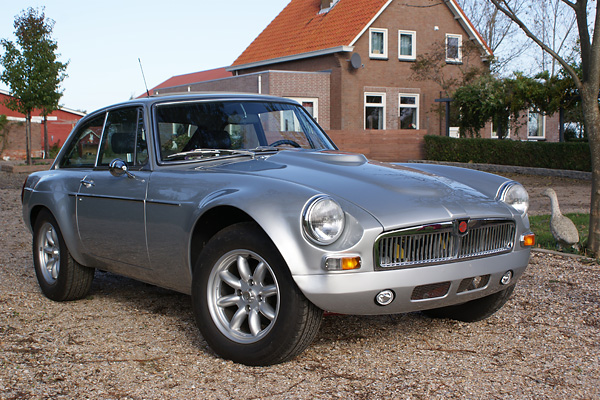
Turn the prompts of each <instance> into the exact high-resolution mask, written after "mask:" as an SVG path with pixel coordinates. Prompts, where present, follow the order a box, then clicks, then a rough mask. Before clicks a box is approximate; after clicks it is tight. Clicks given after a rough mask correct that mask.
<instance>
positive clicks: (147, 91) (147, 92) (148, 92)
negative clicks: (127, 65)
mask: <svg viewBox="0 0 600 400" xmlns="http://www.w3.org/2000/svg"><path fill="white" fill-rule="evenodd" d="M138 62H139V63H140V70H141V71H142V78H143V79H144V86H145V87H146V95H147V96H148V97H150V91H149V90H148V84H147V83H146V77H145V76H144V68H142V60H140V58H139V57H138Z"/></svg>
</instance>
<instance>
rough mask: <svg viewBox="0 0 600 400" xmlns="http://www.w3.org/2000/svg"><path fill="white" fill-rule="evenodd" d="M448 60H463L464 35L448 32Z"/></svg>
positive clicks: (454, 61) (455, 61)
mask: <svg viewBox="0 0 600 400" xmlns="http://www.w3.org/2000/svg"><path fill="white" fill-rule="evenodd" d="M446 62H448V63H461V62H462V35H452V34H446Z"/></svg>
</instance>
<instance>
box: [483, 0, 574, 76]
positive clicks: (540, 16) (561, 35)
mask: <svg viewBox="0 0 600 400" xmlns="http://www.w3.org/2000/svg"><path fill="white" fill-rule="evenodd" d="M494 8H495V7H494ZM531 10H532V16H531V22H532V27H533V28H534V31H533V32H534V33H535V35H536V36H537V37H539V38H540V39H541V40H542V41H543V42H544V43H546V44H547V45H548V47H549V48H550V49H552V50H553V51H554V52H555V53H556V54H558V55H560V56H561V57H562V58H563V59H565V60H566V59H568V58H570V57H571V56H572V52H573V46H574V45H575V38H576V36H577V33H576V31H575V30H574V29H573V28H574V27H575V24H576V15H575V14H574V13H573V12H571V9H570V7H569V6H568V5H567V4H565V3H564V2H563V1H562V0H545V1H536V2H535V4H534V5H533V7H531ZM517 13H518V12H517ZM536 59H537V63H538V68H539V70H540V71H548V72H550V76H555V75H556V74H557V73H558V71H559V64H558V61H557V60H556V58H554V57H552V56H551V55H550V54H549V53H548V52H546V51H545V50H543V49H540V51H539V55H538V56H537V57H536Z"/></svg>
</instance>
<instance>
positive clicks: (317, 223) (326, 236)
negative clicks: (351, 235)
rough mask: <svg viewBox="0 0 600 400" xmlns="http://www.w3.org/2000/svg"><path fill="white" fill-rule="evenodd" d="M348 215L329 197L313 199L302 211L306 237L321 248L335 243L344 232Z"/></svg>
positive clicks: (322, 196) (321, 196)
mask: <svg viewBox="0 0 600 400" xmlns="http://www.w3.org/2000/svg"><path fill="white" fill-rule="evenodd" d="M345 225H346V215H345V213H344V210H343V209H342V206H340V205H339V203H338V202H337V201H335V200H334V199H332V198H331V197H330V196H327V195H319V196H315V197H313V198H311V199H310V200H309V201H308V202H307V203H306V205H305V206H304V210H303V211H302V230H303V232H304V236H305V237H307V238H308V239H309V240H310V241H311V242H313V243H315V244H318V245H320V246H326V245H329V244H332V243H334V242H335V241H336V240H338V239H339V238H340V236H341V235H342V233H343V232H344V227H345Z"/></svg>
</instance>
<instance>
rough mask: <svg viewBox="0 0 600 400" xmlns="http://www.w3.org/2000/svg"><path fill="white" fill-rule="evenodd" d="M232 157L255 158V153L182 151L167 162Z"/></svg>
mask: <svg viewBox="0 0 600 400" xmlns="http://www.w3.org/2000/svg"><path fill="white" fill-rule="evenodd" d="M232 156H250V157H254V152H252V151H248V150H231V149H194V150H190V151H182V152H181V153H175V154H171V155H168V156H167V160H174V159H187V158H204V157H207V158H208V159H212V158H216V157H219V158H222V157H232Z"/></svg>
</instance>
